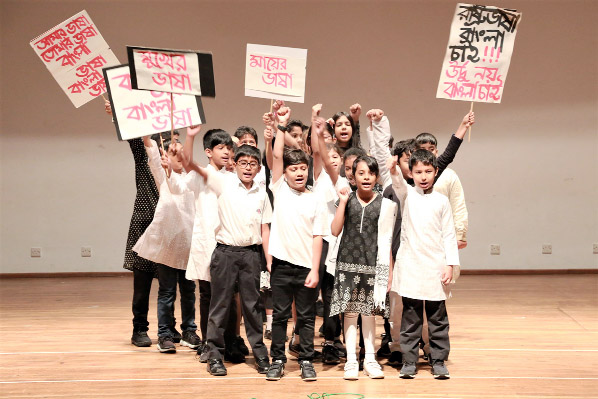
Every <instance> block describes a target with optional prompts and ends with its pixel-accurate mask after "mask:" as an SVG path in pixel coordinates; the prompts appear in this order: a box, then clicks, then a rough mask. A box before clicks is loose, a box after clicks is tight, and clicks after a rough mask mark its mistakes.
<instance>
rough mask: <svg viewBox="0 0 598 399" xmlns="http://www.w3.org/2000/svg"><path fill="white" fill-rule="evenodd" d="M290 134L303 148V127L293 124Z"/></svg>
mask: <svg viewBox="0 0 598 399" xmlns="http://www.w3.org/2000/svg"><path fill="white" fill-rule="evenodd" d="M289 134H290V135H291V137H292V138H293V139H294V140H295V141H296V142H297V144H298V145H299V148H301V145H302V144H303V129H301V127H299V126H293V128H292V129H291V130H289Z"/></svg>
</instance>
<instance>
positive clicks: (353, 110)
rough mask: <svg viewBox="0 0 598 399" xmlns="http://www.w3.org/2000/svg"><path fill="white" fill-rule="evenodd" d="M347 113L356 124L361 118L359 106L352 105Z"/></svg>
mask: <svg viewBox="0 0 598 399" xmlns="http://www.w3.org/2000/svg"><path fill="white" fill-rule="evenodd" d="M349 113H350V114H351V118H353V122H355V123H358V122H359V117H360V116H361V105H359V104H353V105H351V106H350V107H349Z"/></svg>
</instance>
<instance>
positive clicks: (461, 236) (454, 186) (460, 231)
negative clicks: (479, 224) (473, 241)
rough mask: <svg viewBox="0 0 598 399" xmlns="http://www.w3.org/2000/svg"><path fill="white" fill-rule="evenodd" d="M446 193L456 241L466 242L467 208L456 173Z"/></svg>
mask: <svg viewBox="0 0 598 399" xmlns="http://www.w3.org/2000/svg"><path fill="white" fill-rule="evenodd" d="M448 193H449V196H448V199H449V202H450V203H451V210H452V212H453V220H454V222H455V232H456V233H457V240H460V241H467V222H468V220H467V217H468V214H467V206H466V205H465V194H464V193H463V186H461V181H460V180H459V176H457V174H456V173H455V174H454V178H453V179H452V181H451V183H450V185H449V190H448Z"/></svg>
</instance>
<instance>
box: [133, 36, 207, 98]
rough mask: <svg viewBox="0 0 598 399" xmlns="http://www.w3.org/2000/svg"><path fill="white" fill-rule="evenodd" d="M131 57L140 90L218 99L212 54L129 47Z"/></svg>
mask: <svg viewBox="0 0 598 399" xmlns="http://www.w3.org/2000/svg"><path fill="white" fill-rule="evenodd" d="M127 56H128V58H129V66H130V69H131V83H132V85H133V88H134V89H136V90H153V91H164V92H169V93H179V94H192V95H196V96H202V97H215V96H216V90H215V87H214V66H213V64H212V54H210V53H199V52H196V51H193V50H171V49H170V50H169V49H156V48H149V47H135V46H127Z"/></svg>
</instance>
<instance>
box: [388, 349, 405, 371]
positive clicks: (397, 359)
mask: <svg viewBox="0 0 598 399" xmlns="http://www.w3.org/2000/svg"><path fill="white" fill-rule="evenodd" d="M402 363H403V354H402V353H401V352H399V351H393V352H392V353H391V354H390V357H389V358H388V365H389V366H395V367H398V366H400V365H401V364H402Z"/></svg>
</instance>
